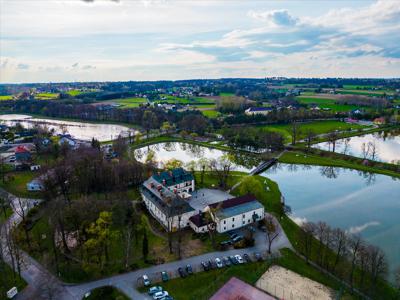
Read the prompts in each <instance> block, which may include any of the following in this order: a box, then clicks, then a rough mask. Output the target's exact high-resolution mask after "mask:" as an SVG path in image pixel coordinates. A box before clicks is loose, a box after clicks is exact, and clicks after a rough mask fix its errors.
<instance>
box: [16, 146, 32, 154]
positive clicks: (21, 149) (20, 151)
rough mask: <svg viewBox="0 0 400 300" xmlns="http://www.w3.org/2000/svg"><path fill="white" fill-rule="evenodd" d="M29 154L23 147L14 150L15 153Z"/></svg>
mask: <svg viewBox="0 0 400 300" xmlns="http://www.w3.org/2000/svg"><path fill="white" fill-rule="evenodd" d="M25 152H29V150H28V149H26V148H25V147H24V146H18V147H17V149H15V153H25Z"/></svg>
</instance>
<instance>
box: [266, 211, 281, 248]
mask: <svg viewBox="0 0 400 300" xmlns="http://www.w3.org/2000/svg"><path fill="white" fill-rule="evenodd" d="M265 227H266V229H267V231H266V233H267V240H268V253H271V247H272V243H273V241H274V240H275V239H276V238H277V237H278V236H279V234H280V227H279V224H278V222H277V221H276V220H275V218H274V217H273V216H271V215H269V214H268V215H267V216H266V217H265Z"/></svg>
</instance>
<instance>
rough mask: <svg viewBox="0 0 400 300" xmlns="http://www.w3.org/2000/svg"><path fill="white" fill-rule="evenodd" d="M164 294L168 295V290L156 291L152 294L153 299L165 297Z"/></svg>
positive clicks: (158, 299) (157, 299)
mask: <svg viewBox="0 0 400 300" xmlns="http://www.w3.org/2000/svg"><path fill="white" fill-rule="evenodd" d="M166 296H168V292H167V291H162V292H157V293H155V294H154V295H153V299H154V300H160V299H163V298H165V297H166Z"/></svg>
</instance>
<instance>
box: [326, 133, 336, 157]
mask: <svg viewBox="0 0 400 300" xmlns="http://www.w3.org/2000/svg"><path fill="white" fill-rule="evenodd" d="M337 139H338V134H337V133H336V132H335V131H332V132H330V133H329V134H328V142H329V143H330V144H331V145H332V152H335V151H336V140H337Z"/></svg>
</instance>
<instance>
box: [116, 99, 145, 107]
mask: <svg viewBox="0 0 400 300" xmlns="http://www.w3.org/2000/svg"><path fill="white" fill-rule="evenodd" d="M109 101H110V102H115V103H117V104H120V105H121V106H120V108H132V107H139V106H140V104H144V103H147V100H146V99H144V98H124V99H113V100H109Z"/></svg>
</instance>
